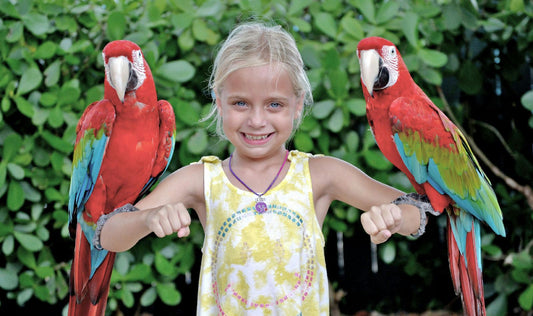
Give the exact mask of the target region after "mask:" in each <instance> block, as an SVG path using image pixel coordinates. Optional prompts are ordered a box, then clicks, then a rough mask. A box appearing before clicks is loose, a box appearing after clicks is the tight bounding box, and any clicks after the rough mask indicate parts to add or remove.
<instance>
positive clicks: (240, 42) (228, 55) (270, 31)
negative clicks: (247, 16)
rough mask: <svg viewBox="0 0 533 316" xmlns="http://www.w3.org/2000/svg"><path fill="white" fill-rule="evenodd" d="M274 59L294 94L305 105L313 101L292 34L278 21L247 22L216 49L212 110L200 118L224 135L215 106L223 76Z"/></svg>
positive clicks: (211, 85)
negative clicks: (265, 22) (270, 22)
mask: <svg viewBox="0 0 533 316" xmlns="http://www.w3.org/2000/svg"><path fill="white" fill-rule="evenodd" d="M273 63H277V64H279V65H281V67H283V68H284V69H285V70H286V71H287V73H288V75H289V78H290V81H291V82H292V86H293V89H294V93H295V95H296V96H298V97H303V104H304V109H305V108H306V105H310V104H312V103H313V96H312V94H311V84H310V83H309V79H308V78H307V74H306V73H305V66H304V63H303V60H302V56H301V55H300V52H299V51H298V48H297V47H296V42H295V40H294V38H293V37H292V35H290V34H289V33H288V32H287V31H285V30H284V29H283V28H282V27H281V26H279V25H276V26H268V25H266V24H263V23H259V22H248V23H244V24H240V25H238V26H237V27H236V28H234V29H233V31H231V33H230V34H229V35H228V38H227V39H226V41H224V42H223V43H222V46H221V47H220V49H219V51H218V53H217V56H216V58H215V62H214V64H213V71H212V72H211V77H210V78H209V91H210V92H211V96H212V97H213V104H212V106H211V111H210V112H209V114H208V115H207V116H206V117H205V118H203V119H202V121H207V120H213V121H212V124H216V133H217V135H218V136H219V137H221V138H226V137H225V135H224V132H223V130H222V118H221V117H220V115H218V111H217V106H216V96H217V95H219V94H220V92H221V90H222V89H223V86H224V80H225V79H226V78H227V77H228V76H229V75H230V74H231V73H232V72H234V71H236V70H239V69H242V68H247V67H256V66H263V65H270V64H273ZM303 112H304V111H303ZM303 116H304V115H303V113H302V114H301V115H298V117H297V119H296V120H295V122H294V129H293V132H294V131H295V130H296V129H297V128H298V126H299V125H300V123H301V121H302V117H303Z"/></svg>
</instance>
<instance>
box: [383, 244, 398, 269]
mask: <svg viewBox="0 0 533 316" xmlns="http://www.w3.org/2000/svg"><path fill="white" fill-rule="evenodd" d="M379 254H380V257H381V260H383V262H385V263H386V264H391V263H392V262H393V261H394V259H395V258H396V246H395V244H394V243H393V242H386V243H384V244H381V245H379Z"/></svg>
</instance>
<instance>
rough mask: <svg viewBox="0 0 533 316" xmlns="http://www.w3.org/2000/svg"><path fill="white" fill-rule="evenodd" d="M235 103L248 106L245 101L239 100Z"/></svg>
mask: <svg viewBox="0 0 533 316" xmlns="http://www.w3.org/2000/svg"><path fill="white" fill-rule="evenodd" d="M235 105H236V106H239V107H241V106H246V102H244V101H237V102H235Z"/></svg>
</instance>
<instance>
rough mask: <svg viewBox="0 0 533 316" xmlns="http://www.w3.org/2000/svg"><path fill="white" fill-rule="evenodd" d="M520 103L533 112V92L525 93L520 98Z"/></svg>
mask: <svg viewBox="0 0 533 316" xmlns="http://www.w3.org/2000/svg"><path fill="white" fill-rule="evenodd" d="M520 102H522V105H523V106H524V107H525V108H526V109H528V110H530V111H533V90H529V91H528V92H526V93H524V95H523V96H522V97H521V98H520Z"/></svg>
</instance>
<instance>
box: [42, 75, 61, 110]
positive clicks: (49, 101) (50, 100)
mask: <svg viewBox="0 0 533 316" xmlns="http://www.w3.org/2000/svg"><path fill="white" fill-rule="evenodd" d="M45 82H46V79H45ZM39 103H41V104H42V105H43V106H45V107H51V106H53V105H55V104H56V103H57V94H56V93H53V92H44V93H43V94H41V98H40V99H39Z"/></svg>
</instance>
